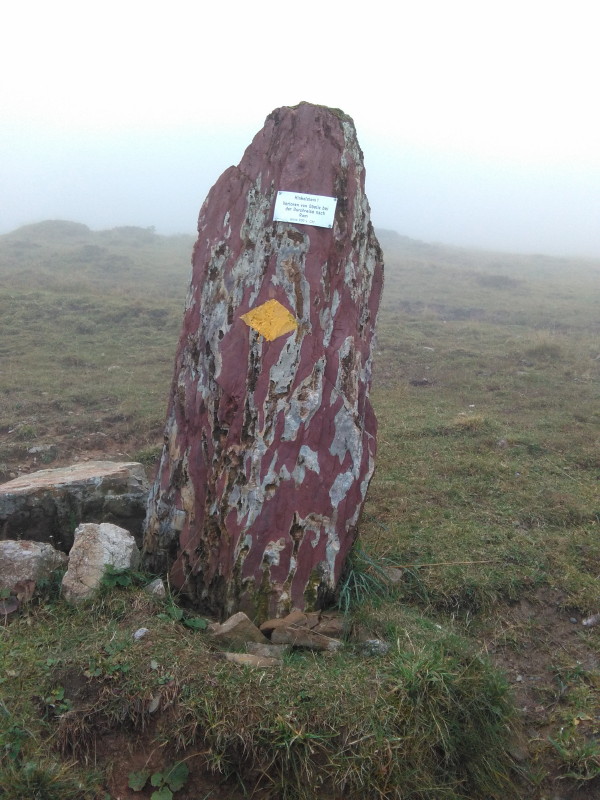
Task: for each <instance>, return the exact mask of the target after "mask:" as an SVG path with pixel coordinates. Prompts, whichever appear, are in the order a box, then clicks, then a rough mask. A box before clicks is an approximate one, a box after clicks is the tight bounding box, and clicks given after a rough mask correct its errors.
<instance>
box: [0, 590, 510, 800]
mask: <svg viewBox="0 0 600 800" xmlns="http://www.w3.org/2000/svg"><path fill="white" fill-rule="evenodd" d="M168 602H169V601H164V602H159V601H154V600H151V599H150V598H149V597H148V596H147V595H145V594H144V592H143V590H141V589H135V588H132V587H129V588H122V589H116V588H113V589H112V590H106V591H105V592H104V595H103V596H102V597H101V598H100V599H99V600H97V601H95V602H94V603H91V604H89V605H88V606H87V607H86V609H85V611H84V612H83V613H82V612H81V611H78V610H74V609H72V608H70V607H68V606H67V605H66V604H65V603H63V602H62V601H60V600H57V599H54V600H48V601H46V602H42V603H40V604H39V605H38V606H37V607H35V608H34V609H33V608H32V609H31V611H30V613H29V614H28V615H26V616H25V617H22V618H20V619H18V620H16V621H15V622H14V623H13V624H11V625H10V626H9V627H8V628H7V629H6V630H5V632H4V637H3V639H4V641H3V650H2V659H1V660H0V670H1V672H2V674H3V675H8V676H9V678H8V679H4V688H5V690H6V697H7V700H6V701H5V702H4V706H3V711H4V717H5V727H4V730H5V734H4V737H5V742H4V757H3V759H2V766H1V767H0V777H2V778H3V782H2V783H1V784H0V785H3V786H8V785H11V786H14V785H18V783H15V781H16V780H17V777H18V780H19V781H20V782H21V783H22V784H23V786H24V787H26V786H28V784H27V780H28V779H29V777H30V775H29V773H30V772H32V770H33V769H34V767H33V766H31V765H35V770H37V772H36V774H37V775H38V777H37V778H36V780H38V782H39V781H42V778H41V777H40V776H41V775H42V773H44V774H45V775H46V777H45V778H44V780H46V783H47V784H48V787H47V788H45V789H44V791H45V792H46V794H44V795H42V796H48V797H54V796H56V797H58V796H61V795H60V794H59V792H62V797H68V796H70V795H69V794H68V791H69V785H73V786H74V785H76V784H77V785H81V786H82V787H86V786H87V788H79V789H78V791H79V792H80V793H81V794H76V795H74V796H76V797H80V796H81V797H88V796H89V797H94V796H96V795H97V796H101V795H100V794H99V793H100V792H101V791H110V788H111V784H110V780H109V781H108V783H102V782H101V780H100V779H99V778H98V775H97V774H94V773H92V774H91V775H88V774H87V767H86V765H87V764H89V763H95V762H96V760H97V752H98V750H97V748H98V738H99V737H100V736H102V737H104V738H109V737H111V736H114V737H117V736H119V735H123V734H125V735H126V736H127V738H128V740H129V742H130V744H133V745H134V746H135V742H136V738H137V739H139V740H142V739H145V737H147V735H148V732H149V731H151V733H152V737H153V739H154V741H155V742H156V745H157V747H158V748H159V749H160V750H161V752H163V753H164V754H165V757H166V756H167V755H168V756H169V758H170V759H171V762H175V761H177V760H178V759H180V758H181V757H182V755H183V754H187V755H190V756H192V757H193V759H194V763H195V767H196V768H198V767H199V766H202V767H204V768H205V769H210V770H212V771H215V772H217V773H219V774H221V775H223V776H226V777H230V778H231V777H235V778H237V779H238V780H242V781H245V782H247V783H248V784H249V785H251V784H252V783H256V782H257V781H258V782H259V785H261V786H262V787H263V789H264V790H265V791H266V790H267V789H268V790H270V791H274V792H275V793H276V795H275V796H281V797H285V798H299V799H300V798H302V799H304V798H306V799H308V798H314V797H318V796H320V794H319V793H320V792H322V791H324V792H327V791H331V790H332V789H333V788H335V789H336V790H337V791H342V792H343V793H344V796H345V797H364V791H365V786H369V787H372V790H373V791H374V792H375V793H376V794H374V795H373V796H380V797H402V796H411V797H416V798H438V797H439V798H456V800H458V798H463V797H472V796H474V795H473V792H480V793H481V792H484V793H485V796H486V797H489V798H494V797H501V796H502V795H503V794H504V793H505V792H506V790H507V789H508V788H510V786H511V779H510V776H511V757H510V754H509V744H510V736H511V725H512V721H513V716H514V712H513V707H512V703H511V700H510V697H509V693H508V687H507V684H506V681H505V680H504V679H503V678H502V677H501V676H500V675H499V674H498V673H497V672H496V671H495V670H493V668H492V667H491V665H490V663H489V661H488V660H487V659H486V658H484V657H483V656H482V655H481V654H479V653H477V652H476V651H475V650H474V649H473V647H472V646H471V645H470V644H469V643H468V642H466V640H465V639H464V638H463V637H461V636H459V635H457V634H456V633H454V632H452V631H449V630H446V629H443V628H442V627H441V626H439V625H434V624H432V623H431V622H428V621H427V620H425V619H424V618H422V617H421V616H420V615H418V614H416V613H415V612H413V611H411V610H410V609H401V608H399V609H397V610H396V611H395V613H394V615H393V617H391V616H390V615H389V614H387V613H384V614H383V615H382V614H381V611H380V610H378V609H371V610H369V609H367V608H366V607H365V606H364V605H363V607H362V609H361V620H360V624H361V625H362V626H365V625H368V626H369V627H370V629H371V630H372V631H373V632H374V633H378V632H380V631H381V633H382V635H383V634H385V636H386V638H387V639H388V640H389V641H390V642H391V643H392V647H391V649H390V651H389V653H388V654H387V655H386V656H383V657H377V658H372V657H369V656H367V655H365V654H364V653H362V651H360V650H359V649H357V648H356V647H353V646H351V645H348V647H347V648H346V650H345V651H344V652H342V653H341V654H337V655H332V656H314V655H310V654H306V655H302V654H294V655H293V656H292V657H290V658H289V659H288V661H287V663H286V664H285V665H284V666H283V667H282V668H277V669H275V670H272V671H270V672H269V673H268V675H265V673H263V672H257V671H252V670H242V671H240V668H239V667H238V666H237V665H233V664H230V663H228V662H225V661H221V660H219V659H218V658H217V656H218V652H217V651H216V650H215V647H214V646H213V645H212V644H211V642H210V637H209V636H208V635H207V634H203V633H202V632H192V631H190V630H189V629H187V628H186V627H184V626H183V625H182V624H181V623H180V622H179V621H178V620H175V619H173V618H172V617H171V616H170V615H169V614H168V613H165V608H167V607H168ZM142 624H143V625H144V626H145V627H148V628H149V631H150V632H149V634H148V635H147V637H144V638H143V639H141V640H140V641H135V640H134V639H133V636H132V634H133V632H134V631H135V630H136V629H137V628H138V627H140V626H141V625H142ZM15 664H19V665H21V667H20V669H19V671H18V672H17V671H16V670H14V669H13V667H14V665H15ZM13 673H15V674H13ZM266 683H268V688H267V686H265V684H266ZM359 686H360V692H357V691H356V687H359ZM155 698H157V699H158V703H156V705H155V706H154V709H153V705H152V703H153V700H154V699H155ZM340 698H343V702H340V701H339V699H340ZM151 709H153V710H151ZM23 731H26V732H27V734H26V736H25V735H23V734H22V732H23ZM502 744H504V746H501V745H502ZM48 750H50V752H53V753H54V754H55V758H54V760H53V761H52V760H48V759H46V760H40V753H41V752H48ZM59 757H62V759H63V762H62V763H63V774H62V776H61V778H60V780H59V779H58V777H57V775H58V773H57V769H58V767H57V765H58V763H59ZM53 781H54V783H55V785H54V784H53ZM69 781H70V782H71V784H69ZM22 792H23V797H27V794H26V791H25V789H23V790H22ZM53 792H55V793H54V794H53ZM86 792H87V794H86ZM94 792H96V794H94ZM404 793H406V794H404ZM17 796H18V795H15V797H17ZM31 796H35V795H31ZM182 796H185V795H182ZM482 796H483V795H482Z"/></svg>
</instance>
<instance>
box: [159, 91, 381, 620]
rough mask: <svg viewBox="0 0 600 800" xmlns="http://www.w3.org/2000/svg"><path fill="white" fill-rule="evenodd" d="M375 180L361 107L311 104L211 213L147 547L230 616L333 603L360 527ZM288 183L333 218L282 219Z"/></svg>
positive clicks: (205, 217) (280, 120) (254, 148)
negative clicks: (315, 221) (366, 162)
mask: <svg viewBox="0 0 600 800" xmlns="http://www.w3.org/2000/svg"><path fill="white" fill-rule="evenodd" d="M364 177H365V175H364V167H363V157H362V152H361V149H360V147H359V144H358V141H357V138H356V131H355V128H354V124H353V122H352V120H351V118H350V117H348V116H347V115H346V114H344V113H343V112H341V111H339V110H334V109H329V108H325V107H323V106H315V105H311V104H308V103H301V104H300V105H298V106H295V107H284V108H279V109H277V110H275V111H274V112H273V113H272V114H270V115H269V117H268V118H267V120H266V123H265V126H264V128H263V129H262V130H261V131H260V132H259V133H258V134H257V135H256V137H255V138H254V140H253V142H252V144H251V145H250V146H249V147H248V149H247V150H246V152H245V154H244V157H243V158H242V161H241V162H240V164H239V166H237V167H230V168H229V169H228V170H226V171H225V172H224V173H223V175H222V176H221V177H220V179H219V180H218V181H217V183H216V184H215V186H214V187H213V188H212V189H211V191H210V192H209V194H208V197H207V199H206V200H205V202H204V205H203V206H202V209H201V211H200V217H199V220H198V240H197V242H196V245H195V248H194V253H193V261H192V263H193V274H192V282H191V286H190V289H189V293H188V297H187V302H186V312H185V317H184V321H183V329H182V332H181V337H180V341H179V347H178V352H177V358H176V365H175V375H174V379H173V384H172V389H171V396H170V402H169V408H168V414H167V423H166V431H165V445H164V449H163V454H162V459H161V462H160V467H159V471H158V474H157V478H156V482H155V485H154V487H153V489H152V490H151V494H150V499H149V505H148V515H147V518H146V526H145V538H144V549H145V558H146V564H147V566H148V567H150V568H151V569H153V570H154V571H156V572H164V571H166V570H169V571H170V580H171V583H172V585H174V586H175V587H177V588H179V589H181V590H183V591H184V592H185V593H186V594H187V595H188V596H189V597H190V598H192V599H193V600H194V601H195V602H196V604H197V605H198V606H199V607H200V608H202V609H203V610H205V611H208V612H212V613H216V614H219V615H220V616H221V618H225V617H227V616H228V615H230V614H232V613H234V612H236V611H239V610H242V611H244V612H246V613H247V614H248V615H249V616H250V617H251V618H253V619H255V620H257V621H259V622H260V621H261V620H264V619H267V618H269V617H274V616H280V615H282V614H285V613H287V612H288V611H290V610H291V609H292V608H299V609H306V610H313V609H315V608H319V607H321V606H322V605H323V604H324V603H325V602H327V601H328V600H329V599H330V598H331V597H332V595H333V593H334V590H335V587H336V584H337V582H338V580H339V577H340V573H341V570H342V566H343V563H344V560H345V558H346V555H347V553H348V551H349V549H350V547H351V545H352V543H353V541H354V539H355V537H356V534H357V523H358V519H359V515H360V511H361V508H362V505H363V502H364V499H365V494H366V491H367V487H368V485H369V481H370V479H371V475H372V473H373V468H374V457H375V447H376V440H375V439H376V425H377V423H376V419H375V416H374V414H373V411H372V408H371V404H370V402H369V398H368V392H369V387H370V381H371V357H372V339H373V334H374V330H375V322H376V316H377V310H378V306H379V300H380V294H381V289H382V282H383V261H382V253H381V249H380V247H379V244H378V242H377V239H376V237H375V234H374V232H373V227H372V225H371V222H370V216H369V214H370V209H369V204H368V201H367V198H366V196H365V193H364ZM278 191H289V192H297V193H304V194H311V195H323V196H327V197H334V198H336V200H337V206H336V210H335V217H334V221H333V226H332V227H331V228H327V227H317V226H315V225H309V224H297V223H295V224H292V223H289V222H274V221H273V212H274V205H275V201H276V197H277V192H278ZM274 301H276V302H274ZM261 317H262V321H263V322H264V323H265V327H263V328H262V330H263V332H264V335H263V334H261V333H260V332H259V330H257V329H256V328H257V327H258V328H260V325H259V323H258V322H257V320H259V318H261Z"/></svg>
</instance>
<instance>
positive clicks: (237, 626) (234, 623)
mask: <svg viewBox="0 0 600 800" xmlns="http://www.w3.org/2000/svg"><path fill="white" fill-rule="evenodd" d="M210 630H211V633H212V635H213V637H214V638H215V639H220V640H222V641H224V642H228V643H229V644H234V643H235V644H245V643H246V642H259V643H260V644H268V643H269V640H268V639H267V637H266V636H265V635H264V634H262V633H261V632H260V631H259V629H258V628H257V627H256V625H255V624H254V623H253V622H252V620H251V619H249V617H248V616H246V614H244V612H243V611H238V613H237V614H234V615H233V616H232V617H229V619H228V620H226V621H225V622H224V623H223V624H222V625H215V626H210Z"/></svg>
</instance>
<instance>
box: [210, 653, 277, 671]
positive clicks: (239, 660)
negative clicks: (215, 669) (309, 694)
mask: <svg viewBox="0 0 600 800" xmlns="http://www.w3.org/2000/svg"><path fill="white" fill-rule="evenodd" d="M223 658H225V660H226V661H231V662H232V663H233V664H241V665H242V666H243V667H259V668H261V669H265V668H266V667H279V666H281V659H280V658H268V657H267V656H255V655H252V654H251V653H223Z"/></svg>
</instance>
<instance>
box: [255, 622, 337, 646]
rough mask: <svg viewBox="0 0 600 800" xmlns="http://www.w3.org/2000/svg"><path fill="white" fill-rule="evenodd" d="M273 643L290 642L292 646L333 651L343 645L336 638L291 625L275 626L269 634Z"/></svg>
mask: <svg viewBox="0 0 600 800" xmlns="http://www.w3.org/2000/svg"><path fill="white" fill-rule="evenodd" d="M271 641H272V642H273V644H291V645H292V647H306V648H307V649H309V650H328V651H330V652H333V651H335V650H339V649H340V647H342V646H343V644H342V642H340V641H339V640H338V639H332V638H331V637H329V636H323V634H322V633H316V632H315V631H311V630H310V629H309V628H296V627H294V626H293V625H287V626H285V627H280V628H275V630H274V631H273V634H272V636H271Z"/></svg>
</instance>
